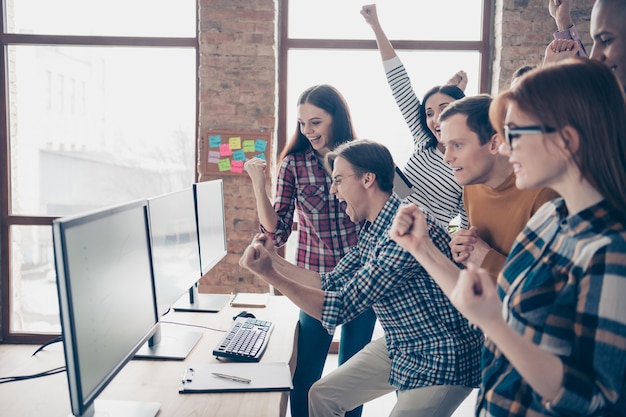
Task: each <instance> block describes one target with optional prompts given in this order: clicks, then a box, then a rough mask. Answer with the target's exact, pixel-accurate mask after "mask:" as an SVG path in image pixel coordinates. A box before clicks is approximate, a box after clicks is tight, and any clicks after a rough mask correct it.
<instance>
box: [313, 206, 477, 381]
mask: <svg viewBox="0 0 626 417" xmlns="http://www.w3.org/2000/svg"><path fill="white" fill-rule="evenodd" d="M400 203H401V201H400V199H399V198H398V197H397V196H396V195H395V194H393V195H392V196H391V197H390V198H389V200H388V201H387V203H386V204H385V206H384V207H383V209H382V210H381V212H380V213H379V214H378V217H377V218H376V219H375V220H374V222H373V223H371V224H370V223H366V225H365V226H364V227H363V229H362V230H361V232H360V234H359V242H358V244H357V246H356V247H354V248H352V250H351V251H350V252H348V253H347V254H346V256H344V257H343V258H342V259H341V261H339V264H338V265H337V266H336V267H335V269H334V270H333V271H332V272H329V273H325V274H321V278H322V289H323V290H324V291H325V292H326V295H325V298H324V308H323V312H322V324H323V325H324V327H325V328H326V329H327V330H328V331H329V332H331V333H332V332H333V331H334V329H335V327H336V326H337V325H339V324H341V323H345V322H347V321H350V320H352V319H353V318H355V317H357V316H358V315H359V314H360V313H362V312H363V311H365V310H366V309H367V308H369V307H373V309H374V312H375V313H376V316H377V317H378V320H379V322H380V324H381V326H382V327H383V329H384V330H385V337H386V341H387V349H388V351H389V356H390V358H391V361H392V364H391V375H390V378H389V383H390V384H391V385H393V386H394V387H396V388H398V389H401V390H407V389H413V388H419V387H424V386H431V385H462V386H467V387H475V386H477V385H478V381H479V377H480V363H479V362H480V350H481V346H482V342H483V338H482V333H481V332H480V331H478V330H475V329H473V328H472V327H471V326H470V325H469V323H468V322H467V320H465V318H463V316H461V314H460V313H459V312H458V311H457V310H456V309H455V308H454V307H453V306H452V304H451V303H450V301H449V300H448V298H447V297H446V296H445V295H444V293H443V292H442V291H441V289H440V288H439V286H438V285H437V284H436V283H435V281H433V279H432V278H431V277H430V276H429V275H428V273H427V272H426V271H425V270H424V269H423V268H422V266H421V265H420V264H419V263H418V262H417V261H416V260H415V258H414V257H413V256H412V255H411V254H410V253H409V252H407V251H405V250H404V249H402V248H401V247H400V246H399V245H398V244H397V243H395V242H394V241H393V240H391V239H390V237H389V233H388V230H389V227H390V226H391V222H392V220H393V217H394V215H395V213H396V211H397V209H398V207H399V206H400ZM427 222H428V227H429V231H430V237H431V238H432V239H433V241H434V242H435V244H436V245H437V247H438V248H439V250H441V251H442V252H444V253H445V254H446V255H447V256H448V257H450V256H451V255H450V247H449V244H448V241H449V237H448V234H447V233H446V231H445V230H443V229H442V228H441V227H439V226H438V225H437V222H436V220H435V219H434V217H432V216H431V215H429V214H428V215H427Z"/></svg>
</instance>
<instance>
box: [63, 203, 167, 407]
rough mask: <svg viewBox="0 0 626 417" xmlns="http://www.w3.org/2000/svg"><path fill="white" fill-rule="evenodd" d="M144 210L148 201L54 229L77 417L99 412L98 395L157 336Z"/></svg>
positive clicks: (73, 220)
mask: <svg viewBox="0 0 626 417" xmlns="http://www.w3.org/2000/svg"><path fill="white" fill-rule="evenodd" d="M146 209H147V206H146V202H145V201H137V202H133V203H128V204H125V205H121V206H117V207H114V208H108V209H103V210H101V211H97V212H92V213H89V214H85V215H82V216H75V217H68V218H61V219H57V220H55V221H54V223H53V242H54V257H55V265H56V272H57V280H58V295H59V307H60V313H61V326H62V330H63V342H64V351H65V359H66V364H67V378H68V384H69V391H70V401H71V407H72V413H73V414H74V415H76V416H83V415H90V413H93V408H94V400H95V399H96V397H97V396H98V394H99V393H100V392H101V391H102V390H103V389H104V388H105V387H106V386H107V385H108V383H109V382H110V381H111V380H112V379H113V377H114V376H115V375H116V374H117V373H118V372H119V371H120V369H122V368H123V366H124V365H125V364H126V363H127V362H128V360H130V359H132V357H133V355H134V354H135V352H136V351H137V350H138V349H139V348H140V347H141V346H142V345H143V344H144V342H145V341H146V340H147V339H148V338H149V337H150V336H151V335H152V334H153V332H154V331H155V330H156V325H157V323H158V315H157V312H156V303H155V293H154V285H153V280H152V264H151V255H150V240H149V234H148V223H147V210H146ZM157 410H158V408H157ZM155 413H156V412H155Z"/></svg>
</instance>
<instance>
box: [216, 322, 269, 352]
mask: <svg viewBox="0 0 626 417" xmlns="http://www.w3.org/2000/svg"><path fill="white" fill-rule="evenodd" d="M273 329H274V324H273V323H272V322H271V321H268V320H259V319H254V318H250V317H237V319H236V320H235V321H234V322H233V324H232V326H231V327H230V329H229V330H228V332H227V333H226V336H224V338H223V339H222V341H221V342H220V343H219V344H218V345H217V346H216V347H215V349H213V355H215V356H217V357H218V358H219V357H221V358H227V359H230V360H233V361H241V362H258V361H259V360H261V356H263V353H265V348H266V347H267V343H268V342H269V340H270V333H271V332H272V330H273Z"/></svg>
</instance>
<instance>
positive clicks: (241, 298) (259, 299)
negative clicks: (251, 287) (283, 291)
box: [230, 292, 270, 308]
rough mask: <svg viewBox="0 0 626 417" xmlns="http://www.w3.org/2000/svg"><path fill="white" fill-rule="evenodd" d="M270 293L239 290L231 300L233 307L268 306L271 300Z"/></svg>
mask: <svg viewBox="0 0 626 417" xmlns="http://www.w3.org/2000/svg"><path fill="white" fill-rule="evenodd" d="M269 298H270V293H268V292H266V293H262V294H259V293H250V292H239V293H237V294H235V296H234V297H233V299H232V300H231V301H230V305H231V307H256V308H260V307H266V306H267V303H268V302H269Z"/></svg>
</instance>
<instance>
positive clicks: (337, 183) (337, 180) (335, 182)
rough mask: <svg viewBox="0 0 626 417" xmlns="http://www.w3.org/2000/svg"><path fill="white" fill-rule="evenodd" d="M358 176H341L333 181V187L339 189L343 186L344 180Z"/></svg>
mask: <svg viewBox="0 0 626 417" xmlns="http://www.w3.org/2000/svg"><path fill="white" fill-rule="evenodd" d="M355 175H356V174H350V175H341V176H339V177H334V178H333V179H332V182H333V185H334V186H335V187H339V186H340V185H341V181H343V180H344V178H348V177H354V176H355Z"/></svg>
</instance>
